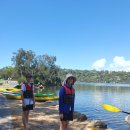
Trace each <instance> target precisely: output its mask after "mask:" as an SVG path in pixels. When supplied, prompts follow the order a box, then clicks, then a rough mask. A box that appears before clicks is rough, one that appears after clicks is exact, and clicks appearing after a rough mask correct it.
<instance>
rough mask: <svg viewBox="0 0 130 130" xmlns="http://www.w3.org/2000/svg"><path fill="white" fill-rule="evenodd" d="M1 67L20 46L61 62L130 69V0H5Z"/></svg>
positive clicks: (0, 8)
mask: <svg viewBox="0 0 130 130" xmlns="http://www.w3.org/2000/svg"><path fill="white" fill-rule="evenodd" d="M0 48H1V49H0V68H3V67H6V66H12V61H11V58H12V56H13V52H18V50H19V49H20V48H23V49H24V50H32V51H33V52H35V54H36V55H43V54H48V55H50V56H56V59H57V61H56V65H58V66H59V67H60V68H66V69H78V70H93V69H96V70H114V71H130V0H0Z"/></svg>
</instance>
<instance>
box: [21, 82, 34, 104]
mask: <svg viewBox="0 0 130 130" xmlns="http://www.w3.org/2000/svg"><path fill="white" fill-rule="evenodd" d="M29 86H31V85H29ZM21 90H22V91H23V92H24V91H26V86H25V84H22V86H21ZM33 92H34V87H33ZM23 101H24V103H25V105H30V104H33V100H32V98H24V99H23Z"/></svg>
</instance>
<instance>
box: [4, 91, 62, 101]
mask: <svg viewBox="0 0 130 130" xmlns="http://www.w3.org/2000/svg"><path fill="white" fill-rule="evenodd" d="M5 96H6V98H7V99H15V100H20V99H21V95H20V94H13V93H12V94H11V93H6V94H5ZM58 99H59V97H58V96H48V97H35V100H36V101H50V100H58Z"/></svg>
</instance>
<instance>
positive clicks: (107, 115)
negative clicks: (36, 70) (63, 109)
mask: <svg viewBox="0 0 130 130" xmlns="http://www.w3.org/2000/svg"><path fill="white" fill-rule="evenodd" d="M75 90H76V97H75V99H76V100H75V111H79V112H81V113H84V114H86V115H87V117H88V119H94V120H97V119H98V120H102V121H104V122H105V123H106V124H107V125H108V128H112V129H114V130H130V126H129V125H127V123H126V122H125V121H124V119H125V116H127V114H124V113H122V112H118V113H112V112H109V111H106V110H104V109H103V108H102V107H101V105H102V104H104V103H106V104H110V105H114V106H116V107H118V108H120V109H121V110H124V111H127V112H130V84H110V83H106V84H105V83H83V82H82V83H81V82H79V83H78V84H76V87H75ZM47 91H48V92H50V91H51V92H54V91H56V93H57V94H58V90H56V89H55V90H54V89H52V90H50V89H49V90H47Z"/></svg>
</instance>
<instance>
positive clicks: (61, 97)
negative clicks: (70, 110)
mask: <svg viewBox="0 0 130 130" xmlns="http://www.w3.org/2000/svg"><path fill="white" fill-rule="evenodd" d="M63 99H64V88H63V87H60V91H59V114H62V113H63V110H64V103H63Z"/></svg>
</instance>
